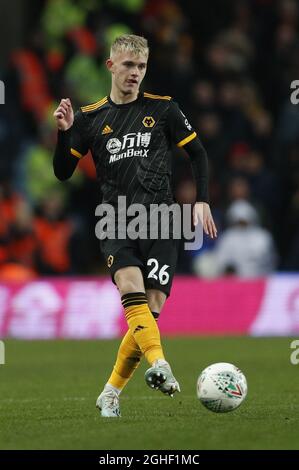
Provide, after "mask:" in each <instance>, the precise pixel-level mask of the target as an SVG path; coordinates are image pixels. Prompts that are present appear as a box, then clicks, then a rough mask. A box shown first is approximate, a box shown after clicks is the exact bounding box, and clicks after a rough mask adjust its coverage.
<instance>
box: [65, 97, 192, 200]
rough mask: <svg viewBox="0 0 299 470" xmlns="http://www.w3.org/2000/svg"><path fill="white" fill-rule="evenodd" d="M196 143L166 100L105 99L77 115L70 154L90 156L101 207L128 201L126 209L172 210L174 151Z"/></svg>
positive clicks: (179, 113)
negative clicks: (120, 101)
mask: <svg viewBox="0 0 299 470" xmlns="http://www.w3.org/2000/svg"><path fill="white" fill-rule="evenodd" d="M195 137H196V132H195V131H194V129H193V127H192V126H191V125H190V124H189V122H188V120H187V118H186V117H185V115H184V114H183V113H182V111H181V110H180V108H179V106H178V104H177V103H176V102H175V101H173V99H172V98H171V97H169V96H159V95H152V94H150V93H140V94H139V95H138V98H137V99H136V100H135V101H133V102H131V103H127V104H115V103H113V102H112V100H111V99H110V97H105V98H103V99H102V100H101V101H98V102H97V103H94V104H91V105H89V106H84V107H82V108H80V110H79V111H77V112H76V114H75V120H74V125H73V128H72V136H71V154H72V155H74V156H75V157H77V158H82V157H83V156H84V155H86V153H87V152H88V150H90V151H91V153H92V156H93V160H94V163H95V166H96V171H97V177H98V178H99V180H100V182H101V190H102V194H103V202H108V203H111V204H113V205H116V204H117V198H118V196H126V197H127V200H126V201H127V205H128V204H132V203H139V204H144V205H145V206H147V207H148V206H149V205H150V204H154V203H155V204H160V203H166V204H171V203H172V202H173V195H172V191H171V148H172V145H173V144H175V145H177V146H179V147H183V146H184V145H185V144H187V143H188V142H190V141H191V140H193V139H194V138H195Z"/></svg>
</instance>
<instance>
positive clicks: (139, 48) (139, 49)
mask: <svg viewBox="0 0 299 470" xmlns="http://www.w3.org/2000/svg"><path fill="white" fill-rule="evenodd" d="M118 52H132V53H133V54H136V55H145V56H148V54H149V47H148V43H147V39H145V38H144V37H142V36H136V35H135V34H123V35H122V36H118V37H117V38H116V39H115V40H114V41H113V43H112V45H111V50H110V55H111V57H112V56H113V55H114V54H117V53H118Z"/></svg>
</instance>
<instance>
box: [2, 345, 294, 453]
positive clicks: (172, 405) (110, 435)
mask: <svg viewBox="0 0 299 470" xmlns="http://www.w3.org/2000/svg"><path fill="white" fill-rule="evenodd" d="M290 343H291V338H248V337H226V338H223V337H213V338H206V337H193V338H167V339H166V338H165V339H164V340H163V344H164V349H165V352H166V356H167V358H168V359H169V361H170V362H171V364H172V367H173V370H174V372H175V375H176V377H177V379H178V380H179V382H180V384H181V388H182V392H181V394H179V395H177V396H175V397H174V398H173V399H172V398H169V397H166V396H163V395H162V394H161V393H160V392H157V391H152V390H150V389H149V388H148V387H147V386H146V385H145V383H144V380H143V375H144V371H145V370H146V368H147V364H146V363H145V361H144V362H143V363H142V365H141V367H140V368H139V369H138V370H137V372H136V374H135V376H134V377H133V379H132V380H131V382H130V383H129V385H128V386H127V388H126V389H125V391H124V392H123V394H122V397H121V412H122V418H120V419H107V418H105V419H103V418H101V417H100V415H99V413H98V410H96V408H95V401H96V398H97V396H98V394H99V393H100V391H101V388H102V386H103V384H104V383H105V381H106V379H107V377H108V374H109V373H110V370H111V366H112V364H113V361H114V358H115V353H116V350H117V347H118V344H119V341H115V340H113V341H108V340H105V341H103V340H101V341H100V340H99V341H30V342H26V341H16V340H7V341H5V347H6V364H5V365H1V366H0V423H1V425H0V449H105V450H112V449H121V450H123V449H131V450H132V449H134V450H135V449H144V450H147V449H156V450H159V449H160V450H162V449H163V450H166V449H183V450H185V449H196V450H202V449H296V448H297V449H298V448H299V440H298V434H299V402H298V390H299V365H297V366H295V365H292V364H291V363H290V354H291V352H292V350H291V349H290ZM214 362H232V363H234V364H236V365H238V366H239V367H240V368H241V369H242V370H243V372H244V373H245V375H246V377H247V381H248V395H247V398H246V400H245V401H244V403H243V404H242V405H241V407H240V408H239V409H237V410H235V411H233V412H230V413H226V414H215V413H212V412H210V411H208V410H206V409H205V408H204V407H203V406H202V405H201V403H200V402H199V401H198V399H197V398H196V393H195V388H196V379H197V377H198V375H199V373H200V371H201V370H202V369H203V368H205V367H206V366H208V365H209V364H211V363H214Z"/></svg>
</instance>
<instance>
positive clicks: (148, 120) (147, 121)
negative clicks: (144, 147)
mask: <svg viewBox="0 0 299 470" xmlns="http://www.w3.org/2000/svg"><path fill="white" fill-rule="evenodd" d="M155 123H156V121H155V120H154V118H153V117H152V116H145V118H143V121H142V124H143V125H144V127H154V125H155Z"/></svg>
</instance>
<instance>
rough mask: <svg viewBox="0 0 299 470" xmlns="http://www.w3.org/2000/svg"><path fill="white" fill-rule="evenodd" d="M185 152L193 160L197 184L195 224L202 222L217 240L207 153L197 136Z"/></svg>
mask: <svg viewBox="0 0 299 470" xmlns="http://www.w3.org/2000/svg"><path fill="white" fill-rule="evenodd" d="M184 150H186V152H187V153H188V155H189V157H190V159H191V164H192V169H193V176H194V179H195V183H196V203H195V204H194V207H193V223H194V225H197V224H198V222H199V221H200V222H201V223H202V226H203V229H204V231H205V233H206V234H207V235H209V236H210V237H211V238H216V237H217V228H216V225H215V222H214V219H213V216H212V213H211V209H210V205H209V191H208V186H209V175H208V157H207V152H206V150H205V148H204V147H203V145H202V143H201V142H200V140H199V138H198V137H197V136H196V137H194V138H193V139H192V140H191V141H190V142H188V143H187V144H185V145H184Z"/></svg>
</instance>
